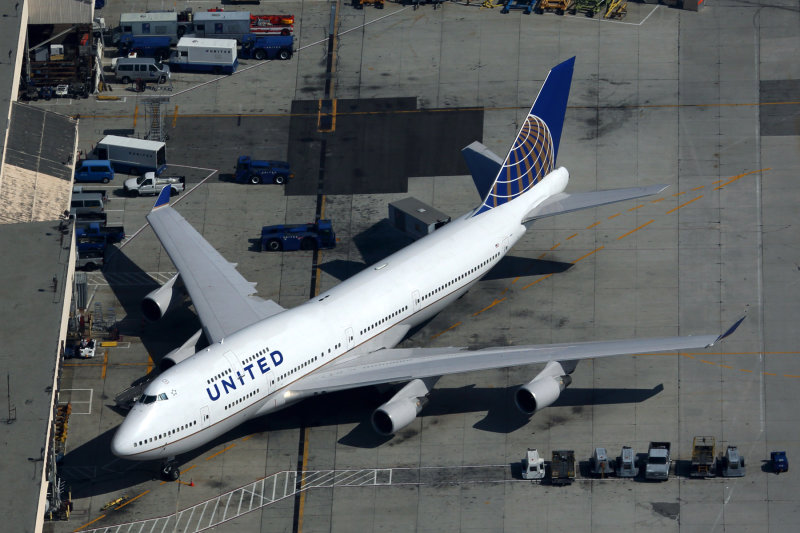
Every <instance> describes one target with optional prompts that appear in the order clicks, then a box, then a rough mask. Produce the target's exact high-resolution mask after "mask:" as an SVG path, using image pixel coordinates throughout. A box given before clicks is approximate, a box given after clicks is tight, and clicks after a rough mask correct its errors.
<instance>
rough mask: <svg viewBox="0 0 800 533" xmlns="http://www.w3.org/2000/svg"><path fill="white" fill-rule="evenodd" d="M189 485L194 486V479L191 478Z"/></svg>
mask: <svg viewBox="0 0 800 533" xmlns="http://www.w3.org/2000/svg"><path fill="white" fill-rule="evenodd" d="M189 486H190V487H194V481H193V480H192V479H191V478H189Z"/></svg>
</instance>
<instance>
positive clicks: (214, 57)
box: [169, 37, 239, 74]
mask: <svg viewBox="0 0 800 533" xmlns="http://www.w3.org/2000/svg"><path fill="white" fill-rule="evenodd" d="M169 65H170V67H171V68H172V70H183V71H187V72H213V73H214V74H223V73H224V74H232V73H233V72H235V71H236V67H237V66H238V65H239V61H238V58H237V55H236V41H235V40H233V39H201V38H197V37H181V40H180V41H178V45H177V47H176V49H175V50H173V51H172V54H171V55H170V58H169Z"/></svg>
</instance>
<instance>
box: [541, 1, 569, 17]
mask: <svg viewBox="0 0 800 533" xmlns="http://www.w3.org/2000/svg"><path fill="white" fill-rule="evenodd" d="M569 4H570V0H539V1H538V2H537V3H536V7H535V8H533V11H534V13H537V14H539V15H541V14H542V13H544V12H545V11H553V12H555V14H556V15H563V14H564V12H565V11H566V10H567V8H568V7H569Z"/></svg>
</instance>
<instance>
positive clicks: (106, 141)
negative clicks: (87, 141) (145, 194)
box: [95, 135, 167, 175]
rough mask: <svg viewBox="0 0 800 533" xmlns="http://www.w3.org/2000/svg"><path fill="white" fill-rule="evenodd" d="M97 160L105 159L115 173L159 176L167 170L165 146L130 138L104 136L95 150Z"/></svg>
mask: <svg viewBox="0 0 800 533" xmlns="http://www.w3.org/2000/svg"><path fill="white" fill-rule="evenodd" d="M95 152H96V154H97V157H98V159H107V160H109V161H110V162H111V166H113V167H114V170H115V171H117V172H124V173H127V174H136V175H138V174H142V173H144V172H155V173H156V174H160V173H161V172H162V171H163V170H164V169H165V168H167V145H166V144H164V143H163V142H158V141H146V140H144V139H134V138H131V137H120V136H117V135H106V136H105V137H104V138H103V140H102V141H100V142H99V143H97V148H96V149H95Z"/></svg>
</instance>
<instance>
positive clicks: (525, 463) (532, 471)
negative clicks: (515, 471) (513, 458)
mask: <svg viewBox="0 0 800 533" xmlns="http://www.w3.org/2000/svg"><path fill="white" fill-rule="evenodd" d="M544 474H545V465H544V459H542V458H541V457H539V451H538V450H536V449H533V448H528V453H527V455H526V456H525V458H524V459H523V460H522V479H530V480H534V479H538V480H542V479H544Z"/></svg>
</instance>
